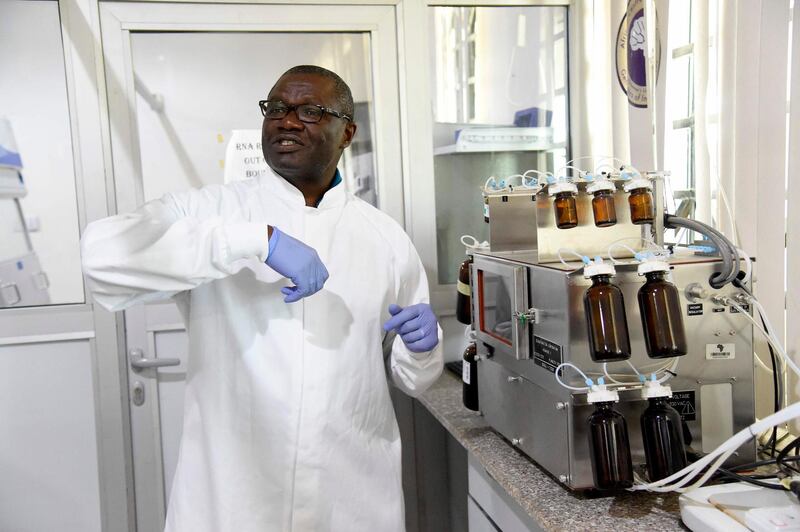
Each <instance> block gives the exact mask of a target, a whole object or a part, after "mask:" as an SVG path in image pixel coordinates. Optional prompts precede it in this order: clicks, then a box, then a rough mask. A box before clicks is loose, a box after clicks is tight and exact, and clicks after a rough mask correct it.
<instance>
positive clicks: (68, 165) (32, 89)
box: [0, 0, 84, 307]
mask: <svg viewBox="0 0 800 532" xmlns="http://www.w3.org/2000/svg"><path fill="white" fill-rule="evenodd" d="M1 11H2V15H0V65H2V66H3V69H2V75H0V117H5V118H6V119H7V121H8V122H7V123H8V124H9V125H10V129H11V131H12V132H13V141H11V140H9V137H10V135H8V134H4V135H3V137H5V138H0V145H3V146H6V147H8V146H9V145H15V146H16V152H18V153H19V155H20V158H21V160H22V165H23V167H22V170H21V173H22V175H23V177H24V183H25V186H24V191H18V192H13V193H8V192H6V193H4V194H3V196H2V197H5V198H9V199H3V200H0V202H2V203H3V206H2V209H3V211H4V214H3V216H2V221H1V222H0V223H3V224H4V227H3V228H2V229H0V233H2V239H0V242H2V248H3V251H2V255H3V257H2V259H9V258H11V259H19V258H21V256H20V255H19V253H20V249H22V248H21V247H20V245H19V242H20V238H22V239H23V241H24V235H23V233H22V232H21V231H22V223H23V221H22V219H21V217H20V215H19V213H18V212H16V211H17V209H16V207H13V202H12V201H10V198H12V197H15V196H16V197H18V198H19V202H20V205H21V207H22V211H23V213H24V217H25V218H24V220H25V223H26V224H27V225H26V227H27V230H28V232H29V234H30V241H31V245H32V247H33V250H32V253H27V246H26V247H25V251H24V253H26V256H25V260H23V261H21V262H22V264H23V268H22V269H18V268H17V263H19V262H20V260H15V261H14V266H15V268H14V272H15V274H19V275H20V276H21V277H18V278H16V280H15V281H13V282H14V283H15V284H16V285H17V288H18V289H19V290H20V297H19V299H20V301H19V302H17V303H14V304H13V306H15V307H20V306H33V305H39V304H46V303H47V302H50V303H53V304H65V303H82V302H83V301H84V296H83V275H82V273H81V262H80V245H79V240H80V236H79V225H78V207H77V200H76V194H75V172H74V167H73V160H72V138H71V131H70V117H69V106H68V101H67V85H66V77H65V69H64V50H63V47H62V41H61V23H60V19H59V14H58V3H57V2H41V1H35V2H27V1H16V0H7V1H4V2H3V3H2V9H1ZM34 35H35V38H34V37H32V36H34ZM5 171H6V172H8V171H13V172H14V173H16V171H17V170H16V169H13V170H9V169H8V168H6V170H5ZM23 194H24V196H23ZM7 242H8V243H9V244H10V245H9V246H8V247H7ZM29 265H30V268H29V267H28V266H29ZM4 282H6V281H5V280H4V279H0V283H4ZM14 299H16V297H15V298H14ZM9 305H11V303H10V302H9V301H8V300H7V299H5V303H3V302H2V301H0V306H9Z"/></svg>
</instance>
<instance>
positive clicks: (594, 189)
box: [586, 178, 617, 227]
mask: <svg viewBox="0 0 800 532" xmlns="http://www.w3.org/2000/svg"><path fill="white" fill-rule="evenodd" d="M616 191H617V188H616V187H615V186H614V183H613V182H611V180H609V179H604V178H601V179H599V180H597V181H595V182H594V183H592V184H591V185H589V186H588V187H586V192H587V193H589V194H592V195H593V196H594V198H592V213H593V214H594V225H596V226H597V227H611V226H612V225H614V224H616V223H617V208H616V206H615V204H614V193H615V192H616Z"/></svg>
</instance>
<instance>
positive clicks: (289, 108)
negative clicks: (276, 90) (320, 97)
mask: <svg viewBox="0 0 800 532" xmlns="http://www.w3.org/2000/svg"><path fill="white" fill-rule="evenodd" d="M270 102H271V103H281V104H283V105H285V106H286V114H285V115H283V116H280V117H275V118H273V117H268V116H267V104H269V103H270ZM258 107H259V109H261V114H262V115H264V118H269V119H270V120H282V119H283V118H286V115H288V114H289V113H291V112H292V111H295V114H297V119H298V120H300V121H301V122H305V123H306V124H318V123H320V122H321V121H322V119H323V118H324V117H325V115H326V114H329V115H331V116H335V117H336V118H341V119H342V120H347V121H348V122H352V121H353V117H351V116H349V115H346V114H344V113H340V112H339V111H337V110H335V109H331V108H330V107H322V106H321V105H317V104H315V103H301V104H298V105H289V104H287V103H284V102H282V101H280V100H259V101H258ZM298 107H316V108H317V109H319V110H320V111H322V114H321V115H319V120H317V121H316V122H309V121H308V120H303V119H302V118H300V115H299V114H298V113H297V108H298Z"/></svg>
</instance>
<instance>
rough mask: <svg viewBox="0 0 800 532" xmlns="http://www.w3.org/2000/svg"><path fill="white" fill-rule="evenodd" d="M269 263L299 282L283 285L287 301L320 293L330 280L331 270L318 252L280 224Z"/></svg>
mask: <svg viewBox="0 0 800 532" xmlns="http://www.w3.org/2000/svg"><path fill="white" fill-rule="evenodd" d="M266 264H267V266H269V267H270V268H272V269H273V270H275V271H276V272H278V273H279V274H281V275H283V276H284V277H287V278H289V279H290V280H291V281H292V282H293V283H294V284H295V286H285V287H283V288H281V292H282V293H283V295H285V296H286V297H285V298H283V300H284V301H285V302H286V303H294V302H295V301H299V300H300V299H302V298H304V297H308V296H310V295H311V294H313V293H315V292H318V291H319V290H321V289H322V286H323V285H324V284H325V281H327V280H328V270H327V269H326V268H325V265H324V264H322V261H321V260H320V258H319V255H317V252H316V251H315V250H314V249H313V248H311V247H309V246H307V245H305V244H303V243H302V242H300V241H299V240H297V239H296V238H292V237H290V236H289V235H287V234H286V233H283V232H281V231H280V230H279V229H278V228H277V227H273V228H272V236H271V237H270V239H269V256H267V260H266Z"/></svg>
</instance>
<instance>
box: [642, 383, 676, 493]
mask: <svg viewBox="0 0 800 532" xmlns="http://www.w3.org/2000/svg"><path fill="white" fill-rule="evenodd" d="M648 403H649V405H648V406H647V408H646V409H645V411H644V412H643V413H642V418H641V423H642V442H643V443H644V455H645V458H646V459H647V475H648V477H649V479H650V482H656V481H658V480H661V479H662V478H667V477H668V476H670V475H672V474H674V473H677V472H678V471H680V470H681V469H683V468H684V467H686V449H685V448H684V443H683V425H682V423H681V415H680V414H679V413H678V411H677V410H675V409H674V408H672V406H670V404H669V403H668V402H667V398H666V397H654V398H652V399H648Z"/></svg>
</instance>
